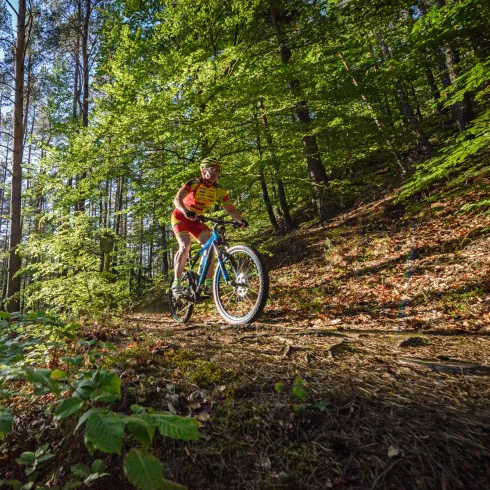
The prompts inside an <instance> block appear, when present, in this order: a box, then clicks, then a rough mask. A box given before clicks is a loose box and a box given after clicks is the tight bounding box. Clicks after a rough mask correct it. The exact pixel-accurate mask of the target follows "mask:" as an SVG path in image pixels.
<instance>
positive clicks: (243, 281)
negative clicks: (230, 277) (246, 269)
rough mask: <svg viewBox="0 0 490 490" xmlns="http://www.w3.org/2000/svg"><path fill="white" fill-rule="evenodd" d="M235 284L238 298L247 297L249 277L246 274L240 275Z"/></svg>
mask: <svg viewBox="0 0 490 490" xmlns="http://www.w3.org/2000/svg"><path fill="white" fill-rule="evenodd" d="M235 284H236V292H237V294H238V296H240V297H242V298H243V297H244V296H246V295H247V291H248V277H247V275H246V274H244V273H241V274H238V276H237V277H236V281H235Z"/></svg>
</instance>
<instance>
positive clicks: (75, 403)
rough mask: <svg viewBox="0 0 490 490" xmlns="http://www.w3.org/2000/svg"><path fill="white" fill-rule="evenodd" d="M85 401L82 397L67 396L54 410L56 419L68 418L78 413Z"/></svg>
mask: <svg viewBox="0 0 490 490" xmlns="http://www.w3.org/2000/svg"><path fill="white" fill-rule="evenodd" d="M84 404H85V402H84V401H83V400H82V399H81V398H66V399H65V400H63V401H62V402H61V403H60V404H59V405H58V408H57V409H56V410H55V412H54V420H60V419H66V418H67V417H71V416H72V415H73V414H75V413H77V412H78V411H79V410H80V409H81V408H82V407H83V406H84Z"/></svg>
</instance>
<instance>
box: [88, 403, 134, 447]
mask: <svg viewBox="0 0 490 490" xmlns="http://www.w3.org/2000/svg"><path fill="white" fill-rule="evenodd" d="M123 435H124V420H123V419H122V418H121V417H119V416H118V415H116V414H115V413H114V412H111V411H110V410H103V409H97V410H94V411H93V412H92V413H91V414H90V416H89V417H88V418H87V423H86V425H85V444H86V445H87V447H88V448H89V450H90V449H92V450H93V449H100V450H101V451H103V452H104V453H109V454H121V446H122V441H123Z"/></svg>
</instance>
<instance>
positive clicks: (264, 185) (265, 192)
mask: <svg viewBox="0 0 490 490" xmlns="http://www.w3.org/2000/svg"><path fill="white" fill-rule="evenodd" d="M255 120H256V125H255V130H256V133H257V152H258V154H259V161H260V170H259V180H260V187H261V189H262V198H263V199H264V204H265V209H266V210H267V216H269V221H270V223H271V225H272V227H273V228H274V230H276V231H279V225H278V224H277V220H276V216H275V215H274V210H273V209H272V204H271V199H270V197H269V190H268V189H267V182H266V180H265V175H264V164H263V159H262V145H261V142H260V133H259V125H258V120H257V117H255Z"/></svg>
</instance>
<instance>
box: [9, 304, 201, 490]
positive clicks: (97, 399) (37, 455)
mask: <svg viewBox="0 0 490 490" xmlns="http://www.w3.org/2000/svg"><path fill="white" fill-rule="evenodd" d="M4 316H5V318H7V319H8V321H7V320H4V321H5V325H4V327H3V328H4V334H5V336H6V338H9V339H10V341H11V342H12V341H14V340H15V341H17V344H18V345H20V348H19V347H18V345H13V344H9V345H6V346H4V348H3V349H2V350H1V351H0V354H1V356H2V357H0V365H3V366H4V367H3V368H2V369H1V370H0V384H1V385H2V387H7V386H8V385H9V384H12V383H14V386H15V388H14V389H15V390H16V392H17V393H18V394H22V396H24V397H25V396H32V395H39V394H43V395H44V394H52V395H54V396H55V397H56V398H58V401H57V402H55V403H56V404H57V406H56V409H55V410H54V413H53V414H52V416H53V420H54V421H55V422H58V423H63V422H64V421H65V420H67V419H69V418H71V417H73V416H75V415H78V421H77V425H76V430H79V429H81V428H83V430H84V432H83V434H84V441H85V445H86V447H87V449H88V451H89V453H90V454H93V453H94V452H95V451H97V450H98V451H102V452H103V453H107V454H117V455H119V454H121V450H122V445H123V441H124V436H125V434H127V435H129V436H131V438H132V440H133V442H136V443H137V444H141V445H142V446H144V447H145V448H148V447H150V446H151V444H152V443H153V441H154V436H155V433H156V431H157V429H158V432H159V433H160V434H161V435H162V436H164V437H167V438H170V439H179V440H183V441H195V440H198V438H199V432H198V427H199V422H198V421H197V420H195V419H193V418H187V417H180V416H177V415H174V414H171V413H166V412H155V411H154V410H152V409H150V408H148V409H146V408H144V407H141V406H138V405H133V406H132V407H131V411H132V412H133V413H132V414H130V415H124V414H120V413H116V412H114V411H112V410H111V409H110V404H111V403H113V402H115V401H117V400H119V399H120V397H121V379H120V378H119V376H118V375H117V374H116V373H114V372H111V371H107V370H104V369H98V368H94V369H84V368H83V366H84V364H85V361H86V360H87V359H92V362H93V359H95V358H96V357H97V356H95V354H96V353H97V352H96V351H94V349H96V348H97V347H98V346H97V345H96V343H94V342H92V341H84V340H83V339H82V340H81V341H80V342H79V344H81V346H82V347H84V348H86V349H89V350H87V351H86V353H85V355H84V356H76V357H72V356H61V357H60V359H62V360H63V362H65V364H66V365H68V366H69V369H68V370H61V369H45V368H39V367H30V366H24V365H22V364H23V363H24V361H25V358H24V354H25V352H29V350H28V349H27V347H29V346H30V345H31V344H32V340H33V339H32V338H30V337H29V335H28V334H27V333H26V332H25V331H24V328H25V326H26V325H25V324H26V323H27V324H28V325H29V327H32V326H33V325H34V328H32V329H31V331H32V333H34V334H35V333H36V327H35V326H36V322H41V324H42V326H43V327H46V326H48V327H49V325H51V326H52V324H54V325H55V326H54V327H53V328H54V331H56V332H62V333H63V332H64V333H66V332H65V331H64V327H65V326H64V324H63V323H62V322H60V321H58V320H54V317H47V316H46V315H44V314H41V313H39V314H36V315H31V316H25V315H15V318H13V316H6V315H4ZM48 318H50V320H49V321H48ZM48 330H49V328H48ZM69 330H71V327H70V328H69ZM68 335H69V338H70V339H72V338H73V336H72V334H71V332H69V333H68ZM51 338H52V332H51V335H50V334H46V337H45V338H44V340H43V339H41V340H40V339H39V338H37V339H36V343H35V345H38V344H41V345H44V347H45V345H46V343H49V342H51V340H50V339H51ZM19 339H21V340H22V341H21V342H20V341H19ZM46 339H48V340H46ZM56 345H57V349H58V350H59V351H63V350H65V349H66V345H67V344H63V343H58V344H56ZM26 346H27V347H26ZM101 347H104V344H102V345H101ZM13 351H14V352H16V353H17V354H16V355H18V356H19V357H18V358H17V359H16V360H15V361H13V360H12V352H13ZM100 355H101V356H102V355H103V354H102V353H100ZM22 381H25V382H28V383H29V384H30V386H31V389H30V390H29V388H28V385H26V384H22ZM19 383H20V384H19ZM13 393H15V392H12V391H9V392H8V394H9V395H10V394H13ZM62 393H63V394H64V396H65V394H66V393H71V397H69V398H61V394H62ZM50 413H51V412H50ZM12 422H13V414H12V413H11V412H10V411H9V410H7V409H5V408H1V409H0V437H2V438H3V437H4V436H5V434H6V433H7V432H8V431H9V430H10V429H11V427H12ZM126 429H127V430H126ZM54 457H55V454H53V453H52V452H51V451H50V449H49V445H48V444H44V445H43V446H41V447H40V448H38V450H37V451H36V452H24V453H23V454H22V455H21V457H20V458H18V459H17V462H18V463H19V464H21V465H25V466H26V470H25V472H26V475H27V477H28V479H29V482H34V481H35V480H36V479H37V478H38V476H39V475H40V471H42V469H43V467H44V466H45V465H46V463H47V462H48V461H49V460H51V459H52V458H54ZM124 467H125V472H126V474H127V475H128V478H129V479H130V481H131V482H132V483H134V484H135V485H136V486H138V488H141V489H145V488H183V487H180V486H179V485H177V484H174V483H172V482H169V481H167V480H164V479H163V466H162V463H161V462H160V461H159V460H158V459H157V458H156V457H154V456H151V455H150V454H149V453H148V451H146V450H140V449H132V450H131V451H130V452H129V454H128V456H127V458H126V460H125V464H124ZM107 474H108V473H106V472H105V467H104V465H103V462H102V461H100V460H96V461H94V462H93V463H92V467H91V469H89V468H88V467H87V466H85V465H82V464H79V465H76V466H74V467H73V468H72V478H71V479H70V480H69V481H68V482H67V484H66V487H65V488H78V487H79V486H81V485H82V484H83V485H89V484H91V483H92V482H93V481H95V480H97V479H99V478H101V477H103V476H106V475H107ZM157 482H159V483H157ZM9 484H11V485H14V486H15V485H17V483H15V482H13V481H12V482H10V483H9ZM19 485H21V484H20V483H19Z"/></svg>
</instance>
